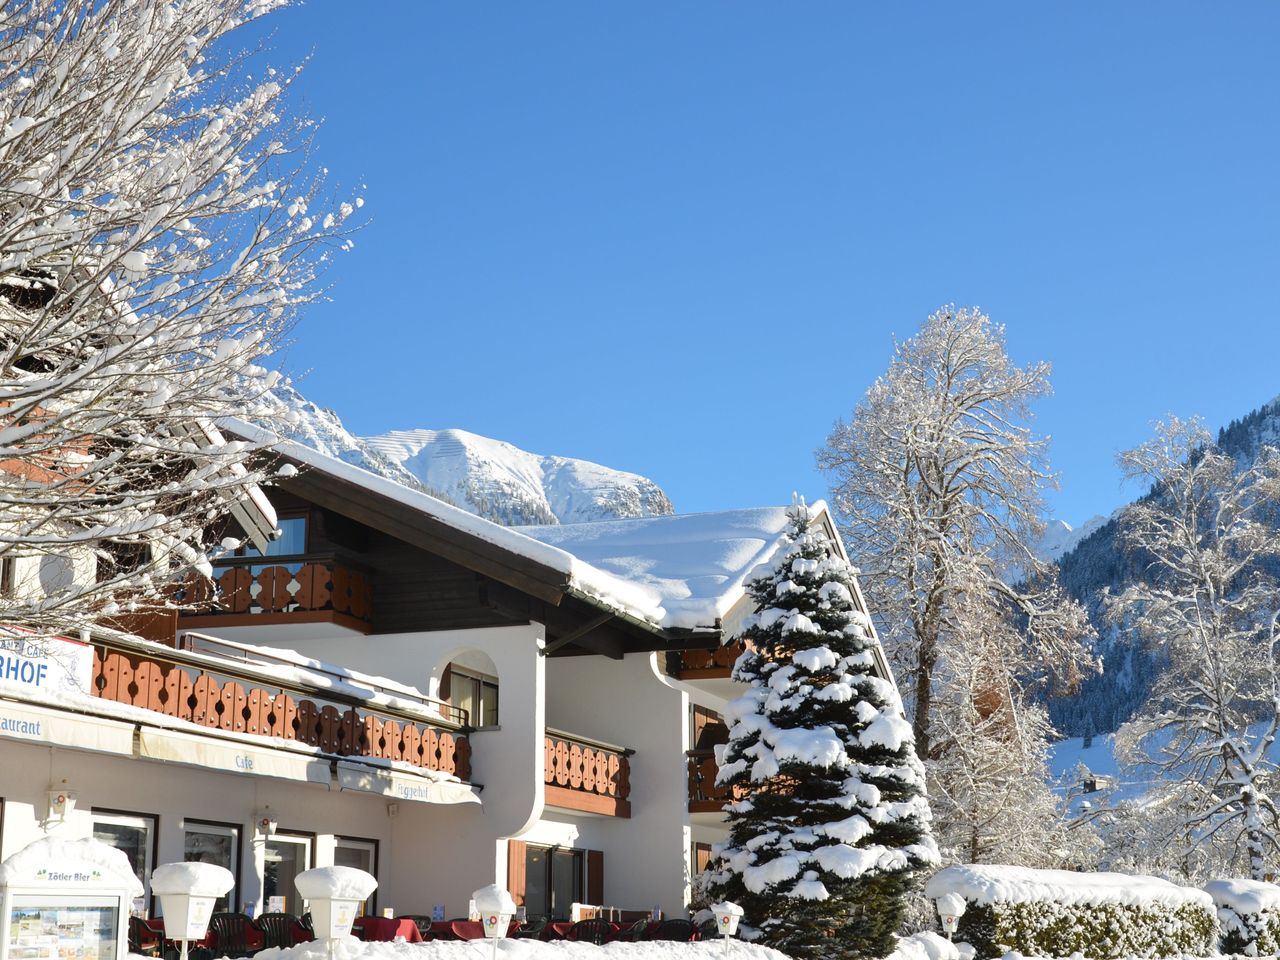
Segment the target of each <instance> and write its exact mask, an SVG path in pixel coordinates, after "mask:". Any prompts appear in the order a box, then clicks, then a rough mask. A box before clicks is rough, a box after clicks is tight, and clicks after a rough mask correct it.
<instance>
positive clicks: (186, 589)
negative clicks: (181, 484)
mask: <svg viewBox="0 0 1280 960" xmlns="http://www.w3.org/2000/svg"><path fill="white" fill-rule="evenodd" d="M177 600H178V602H179V603H180V604H181V605H182V607H183V608H184V613H183V617H182V623H183V626H184V627H186V626H192V627H200V626H212V625H214V624H218V625H222V626H227V625H230V624H232V623H235V622H236V621H243V622H244V623H246V624H248V623H253V624H266V623H314V622H317V621H331V622H335V623H342V624H344V625H346V626H349V627H351V628H352V629H355V630H360V631H361V632H368V625H369V624H370V622H371V621H372V619H373V584H372V580H371V578H370V576H369V575H368V574H367V573H365V572H364V571H362V570H360V569H358V568H357V567H356V566H355V565H354V564H352V563H350V562H348V561H345V560H342V559H340V558H338V557H335V556H331V555H330V556H318V555H303V556H296V557H237V558H235V559H234V560H226V559H224V560H219V561H218V562H217V563H216V564H215V565H214V570H213V583H212V584H210V583H209V581H207V580H204V579H203V578H195V577H193V578H192V579H190V580H188V581H187V582H186V583H185V584H184V585H183V587H182V588H181V591H180V595H179V596H178V598H177Z"/></svg>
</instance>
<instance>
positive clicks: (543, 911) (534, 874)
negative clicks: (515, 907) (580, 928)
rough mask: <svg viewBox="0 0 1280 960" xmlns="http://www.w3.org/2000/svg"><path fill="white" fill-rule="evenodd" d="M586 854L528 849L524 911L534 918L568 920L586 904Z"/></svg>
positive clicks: (547, 849)
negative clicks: (577, 907)
mask: <svg viewBox="0 0 1280 960" xmlns="http://www.w3.org/2000/svg"><path fill="white" fill-rule="evenodd" d="M585 853H586V851H585V850H574V849H572V848H570V847H539V846H536V845H534V844H532V843H531V844H529V845H528V846H527V847H526V848H525V861H524V908H525V911H526V912H527V913H528V915H529V916H531V917H540V916H545V917H565V918H567V917H568V916H569V910H570V907H571V906H572V905H573V904H574V903H581V902H582V900H583V896H582V891H583V873H584V869H583V868H584V866H585V863H584V861H585V856H584V854H585Z"/></svg>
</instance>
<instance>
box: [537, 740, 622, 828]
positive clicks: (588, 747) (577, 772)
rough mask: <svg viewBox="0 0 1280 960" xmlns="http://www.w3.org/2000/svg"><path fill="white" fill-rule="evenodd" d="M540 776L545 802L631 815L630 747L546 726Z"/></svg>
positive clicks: (617, 815)
mask: <svg viewBox="0 0 1280 960" xmlns="http://www.w3.org/2000/svg"><path fill="white" fill-rule="evenodd" d="M543 743H544V749H545V750H546V757H545V763H546V766H545V768H544V770H543V775H542V779H543V781H544V788H545V790H546V793H545V797H544V799H545V800H546V803H547V805H548V806H553V807H565V808H567V809H570V810H583V811H585V812H587V813H602V814H605V815H607V816H611V817H629V816H631V801H630V799H629V798H630V796H631V761H630V759H629V758H630V756H631V754H632V752H633V751H631V750H628V749H627V748H626V747H618V746H614V745H612V744H608V743H600V742H599V741H596V740H587V739H585V738H583V737H577V736H574V735H573V734H569V733H561V732H560V731H555V730H548V731H547V734H546V737H545V739H544V741H543Z"/></svg>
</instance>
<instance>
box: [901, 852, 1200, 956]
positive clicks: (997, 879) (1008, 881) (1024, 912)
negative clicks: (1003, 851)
mask: <svg viewBox="0 0 1280 960" xmlns="http://www.w3.org/2000/svg"><path fill="white" fill-rule="evenodd" d="M925 894H926V895H927V896H928V897H930V898H931V899H933V900H937V899H938V898H939V897H944V896H946V895H947V894H956V895H958V896H960V897H961V898H962V899H963V900H964V902H965V905H966V906H965V910H964V913H963V914H962V915H961V917H960V921H959V927H958V929H957V933H956V939H958V940H961V941H964V942H966V943H969V944H972V946H973V947H974V949H975V951H976V955H977V956H978V957H1000V956H1003V955H1004V954H1006V953H1008V952H1010V951H1013V950H1016V951H1018V952H1019V953H1022V954H1026V955H1030V956H1046V957H1067V956H1070V955H1072V954H1074V953H1079V954H1083V955H1084V956H1086V957H1089V958H1091V960H1116V958H1119V957H1130V956H1133V957H1175V956H1187V955H1191V956H1201V957H1203V956H1208V955H1210V954H1212V953H1215V952H1216V951H1217V946H1218V944H1217V939H1218V922H1217V916H1216V913H1215V909H1214V904H1213V899H1212V898H1211V897H1210V896H1209V894H1207V893H1206V892H1205V891H1203V890H1197V889H1194V888H1191V887H1179V886H1176V885H1174V884H1172V883H1169V882H1167V881H1165V880H1158V879H1156V878H1155V877H1134V876H1127V875H1125V874H1119V873H1072V872H1069V871H1066V870H1031V869H1028V868H1025V867H1002V866H978V865H970V866H957V867H948V868H947V869H945V870H943V871H941V872H940V873H938V874H937V875H936V876H934V877H933V879H932V880H930V881H929V883H928V885H927V886H926V887H925Z"/></svg>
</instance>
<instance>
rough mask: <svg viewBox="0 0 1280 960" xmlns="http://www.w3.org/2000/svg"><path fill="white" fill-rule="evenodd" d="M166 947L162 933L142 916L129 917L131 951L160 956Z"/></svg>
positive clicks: (148, 955)
mask: <svg viewBox="0 0 1280 960" xmlns="http://www.w3.org/2000/svg"><path fill="white" fill-rule="evenodd" d="M163 949H164V942H163V941H162V939H161V937H160V934H158V933H156V932H155V931H154V930H152V929H151V927H150V926H148V924H147V921H145V920H143V919H142V918H141V917H130V918H129V952H130V953H137V954H140V955H142V956H144V957H158V956H160V954H161V952H162V951H163Z"/></svg>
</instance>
